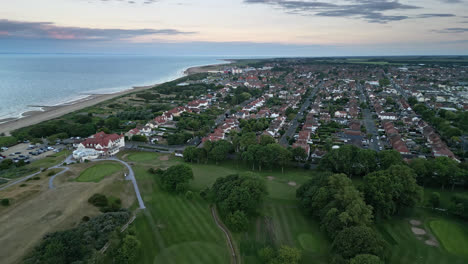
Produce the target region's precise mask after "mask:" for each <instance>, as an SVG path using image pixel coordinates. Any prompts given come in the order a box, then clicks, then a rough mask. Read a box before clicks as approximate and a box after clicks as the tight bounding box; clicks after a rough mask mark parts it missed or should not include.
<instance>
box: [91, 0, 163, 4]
mask: <svg viewBox="0 0 468 264" xmlns="http://www.w3.org/2000/svg"><path fill="white" fill-rule="evenodd" d="M159 1H160V0H94V1H92V0H90V1H89V2H108V3H111V2H120V3H128V4H154V3H157V2H159Z"/></svg>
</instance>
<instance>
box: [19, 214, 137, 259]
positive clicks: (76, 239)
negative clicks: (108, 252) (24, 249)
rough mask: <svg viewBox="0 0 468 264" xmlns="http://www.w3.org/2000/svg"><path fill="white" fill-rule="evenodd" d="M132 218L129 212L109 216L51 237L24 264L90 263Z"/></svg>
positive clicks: (42, 242)
mask: <svg viewBox="0 0 468 264" xmlns="http://www.w3.org/2000/svg"><path fill="white" fill-rule="evenodd" d="M129 218H130V213H129V212H127V211H121V212H113V213H105V214H102V215H99V216H97V217H95V218H92V219H91V220H90V221H87V222H83V223H81V224H80V225H79V226H78V227H76V228H73V229H69V230H65V231H58V232H54V233H51V234H47V235H46V236H45V237H44V238H43V240H42V241H41V243H40V244H39V245H38V246H37V247H36V248H35V249H34V250H33V252H32V253H31V254H30V255H29V256H28V257H27V258H26V259H25V261H24V263H27V264H30V263H31V264H33V263H55V264H62V263H63V264H68V263H79V262H80V261H83V262H86V261H87V260H88V259H90V258H91V257H92V255H93V254H94V253H95V252H96V251H98V250H100V249H101V248H102V247H103V246H104V245H105V244H106V243H107V241H108V240H109V236H110V234H111V233H112V232H113V231H114V230H116V229H117V228H119V227H120V226H122V225H123V224H125V223H126V222H127V221H128V219H129Z"/></svg>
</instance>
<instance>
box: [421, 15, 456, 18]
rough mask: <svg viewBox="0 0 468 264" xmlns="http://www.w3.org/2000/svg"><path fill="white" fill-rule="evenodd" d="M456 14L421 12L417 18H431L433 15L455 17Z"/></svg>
mask: <svg viewBox="0 0 468 264" xmlns="http://www.w3.org/2000/svg"><path fill="white" fill-rule="evenodd" d="M455 16H456V15H454V14H421V15H418V16H417V17H416V18H431V17H455Z"/></svg>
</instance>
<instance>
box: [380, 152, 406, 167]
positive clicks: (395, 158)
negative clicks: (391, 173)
mask: <svg viewBox="0 0 468 264" xmlns="http://www.w3.org/2000/svg"><path fill="white" fill-rule="evenodd" d="M378 158H379V162H380V168H381V169H384V170H385V169H388V168H390V166H392V165H401V164H403V158H402V157H401V154H400V153H399V152H398V151H396V150H384V151H381V152H379V154H378Z"/></svg>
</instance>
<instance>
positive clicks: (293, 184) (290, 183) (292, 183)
mask: <svg viewBox="0 0 468 264" xmlns="http://www.w3.org/2000/svg"><path fill="white" fill-rule="evenodd" d="M288 184H289V185H291V186H296V185H297V183H296V182H293V181H290V182H288Z"/></svg>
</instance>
